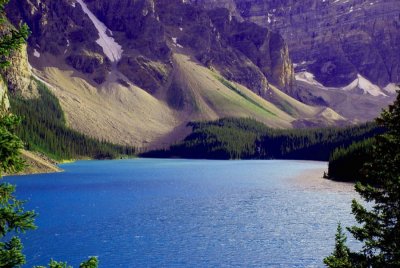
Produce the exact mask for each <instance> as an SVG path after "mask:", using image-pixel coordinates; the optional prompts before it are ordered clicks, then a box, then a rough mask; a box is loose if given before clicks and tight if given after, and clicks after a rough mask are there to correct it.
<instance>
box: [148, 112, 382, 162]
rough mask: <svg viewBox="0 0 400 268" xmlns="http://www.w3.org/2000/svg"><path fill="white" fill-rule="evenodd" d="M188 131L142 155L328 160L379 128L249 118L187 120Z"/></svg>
mask: <svg viewBox="0 0 400 268" xmlns="http://www.w3.org/2000/svg"><path fill="white" fill-rule="evenodd" d="M190 126H191V127H192V128H193V131H192V133H191V134H190V135H189V136H188V137H186V138H185V140H184V141H183V142H181V143H178V144H175V145H173V146H171V147H170V148H169V149H167V150H158V151H151V152H148V153H145V154H143V156H144V157H179V158H202V159H298V160H321V161H328V160H329V157H330V155H331V153H332V152H333V151H334V150H335V149H336V148H345V147H347V146H350V145H351V144H352V143H354V142H357V141H363V140H366V139H368V138H371V137H373V136H375V135H377V134H379V133H382V132H383V129H382V128H379V127H377V126H376V125H375V124H373V123H367V124H363V125H358V126H351V127H345V128H333V127H332V128H316V129H291V130H278V129H272V128H269V127H267V126H265V125H264V124H262V123H260V122H257V121H255V120H253V119H233V118H228V119H220V120H217V121H213V122H197V123H190Z"/></svg>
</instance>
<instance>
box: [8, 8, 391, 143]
mask: <svg viewBox="0 0 400 268" xmlns="http://www.w3.org/2000/svg"><path fill="white" fill-rule="evenodd" d="M8 11H9V16H10V19H11V21H13V22H14V23H15V24H17V23H19V22H20V21H26V22H27V23H28V25H29V26H30V27H31V30H32V37H31V38H30V40H29V47H28V55H29V63H27V64H28V66H29V65H31V66H32V73H33V74H34V75H35V76H37V77H38V78H40V79H41V80H43V81H44V82H46V83H48V84H49V88H50V90H51V91H52V92H53V93H54V94H55V95H56V96H57V97H58V99H59V100H60V103H61V106H62V108H63V110H64V112H65V114H66V120H67V123H68V125H69V126H70V127H72V128H74V129H76V130H78V131H80V132H82V133H85V134H87V135H89V136H92V137H96V138H98V139H104V140H109V141H113V142H117V143H121V144H130V145H135V146H139V147H153V146H155V147H157V146H161V147H165V146H167V145H168V143H169V144H171V143H174V142H176V141H178V140H180V139H182V138H184V135H185V133H188V130H187V129H186V127H185V125H186V123H188V122H190V121H198V120H200V121H201V120H215V119H218V118H223V117H251V118H254V119H256V120H258V121H261V122H264V123H266V124H267V125H269V126H272V127H277V128H291V127H308V126H324V125H338V124H339V125H342V124H346V123H349V122H352V121H354V117H353V114H352V113H351V112H349V113H347V114H346V115H344V116H343V115H342V114H341V111H340V113H337V111H336V108H335V107H331V106H329V105H324V104H322V105H321V103H316V102H313V101H310V98H309V97H304V98H301V97H299V96H296V94H291V93H292V92H294V91H296V92H299V91H298V89H297V87H295V83H296V81H295V73H294V67H293V64H292V62H291V58H290V55H289V50H288V45H287V44H286V43H285V40H284V39H283V38H282V37H281V36H280V35H279V34H278V33H275V32H273V31H270V30H268V29H267V28H264V27H261V26H257V25H256V24H254V23H252V22H246V21H243V20H240V19H236V18H235V17H234V16H232V14H231V13H230V11H229V10H228V9H223V8H217V9H213V10H205V9H202V8H201V9H199V8H198V7H197V6H196V5H192V4H190V3H188V2H182V1H178V0H173V1H168V2H165V1H151V0H135V1H82V0H79V1H75V0H62V1H57V2H53V1H49V0H41V1H37V2H35V3H33V2H24V3H20V2H19V1H16V0H11V2H10V5H9V7H8ZM107 46H108V48H109V49H107ZM110 46H111V47H110ZM110 48H111V49H110ZM21 61H27V59H26V58H24V57H21ZM16 90H17V91H18V88H17V89H16ZM284 92H286V93H289V95H291V96H294V97H295V98H293V97H291V96H289V95H287V94H286V93H284ZM306 92H309V89H308V88H307V91H306ZM343 94H347V93H343ZM346 96H347V95H346ZM321 98H322V97H321ZM324 98H325V99H326V97H324ZM332 98H333V97H332ZM299 100H300V101H299ZM385 101H386V100H385ZM302 102H303V103H302ZM382 102H383V101H382ZM379 105H381V103H379V104H378V106H379ZM382 105H383V104H382ZM332 108H333V109H332ZM374 117H375V116H374ZM362 120H363V118H362V119H361V121H362ZM185 129H186V130H185Z"/></svg>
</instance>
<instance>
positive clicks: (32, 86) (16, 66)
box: [0, 21, 38, 106]
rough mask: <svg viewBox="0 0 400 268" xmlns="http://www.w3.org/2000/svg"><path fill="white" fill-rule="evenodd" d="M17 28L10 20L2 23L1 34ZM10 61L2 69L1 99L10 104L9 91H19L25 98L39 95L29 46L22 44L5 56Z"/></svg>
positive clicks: (0, 71) (6, 33) (9, 32)
mask: <svg viewBox="0 0 400 268" xmlns="http://www.w3.org/2000/svg"><path fill="white" fill-rule="evenodd" d="M12 30H15V28H14V26H13V25H11V24H10V23H9V22H8V21H5V22H4V23H2V25H1V28H0V36H4V35H8V34H11V31H12ZM4 59H5V60H7V61H8V62H9V66H7V68H4V69H1V70H0V75H1V76H2V79H3V81H5V84H4V85H2V90H1V93H0V96H1V97H0V99H1V100H2V103H3V100H4V101H5V104H6V106H7V105H8V99H7V96H6V94H7V91H10V92H12V93H15V92H18V93H19V94H20V95H21V96H23V97H25V98H32V97H36V96H37V95H38V92H37V88H36V83H34V82H33V81H32V73H31V70H30V65H29V62H28V54H27V46H26V45H22V46H21V48H20V49H18V50H14V51H12V52H11V53H10V54H9V55H7V56H6V57H5V58H4Z"/></svg>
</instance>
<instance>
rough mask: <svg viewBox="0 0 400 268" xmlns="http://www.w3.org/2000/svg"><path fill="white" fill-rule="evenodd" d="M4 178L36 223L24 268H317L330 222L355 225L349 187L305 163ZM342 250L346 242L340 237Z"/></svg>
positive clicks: (100, 167)
mask: <svg viewBox="0 0 400 268" xmlns="http://www.w3.org/2000/svg"><path fill="white" fill-rule="evenodd" d="M61 167H62V168H63V169H65V172H63V173H58V174H45V175H29V176H20V177H8V178H6V181H8V182H11V183H14V184H17V196H18V198H20V199H24V200H28V203H27V204H26V205H25V207H26V208H27V209H34V210H35V211H36V212H37V213H38V214H39V215H38V217H37V219H36V224H37V226H38V227H39V228H38V229H37V230H35V231H30V232H28V233H27V234H25V235H23V243H24V246H25V250H24V252H25V253H26V255H27V260H28V264H29V265H28V266H27V267H32V265H39V264H41V265H45V264H47V263H48V261H49V260H50V259H51V258H53V259H55V260H64V261H68V263H69V264H71V265H74V266H75V267H77V266H79V263H80V261H81V260H83V259H86V258H87V257H88V256H98V257H99V260H100V267H106V268H109V267H231V266H235V267H323V264H322V259H323V258H324V257H325V256H327V255H329V254H330V253H331V252H332V250H333V245H334V234H335V231H336V227H337V223H338V222H339V221H340V222H342V224H343V225H345V226H349V225H352V224H353V223H354V219H353V216H352V215H351V213H350V202H351V200H352V199H353V198H355V197H356V196H357V195H356V193H355V192H354V191H353V186H352V185H349V184H343V183H334V182H330V181H327V180H324V179H322V178H320V177H321V175H322V174H321V173H322V170H323V169H326V168H327V164H326V163H323V162H309V161H280V160H272V161H261V160H260V161H208V160H173V159H163V160H161V159H134V160H117V161H78V162H75V163H72V164H65V165H61ZM349 243H350V244H351V245H355V242H354V241H352V240H351V239H350V238H349Z"/></svg>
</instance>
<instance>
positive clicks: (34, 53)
mask: <svg viewBox="0 0 400 268" xmlns="http://www.w3.org/2000/svg"><path fill="white" fill-rule="evenodd" d="M33 56H35V57H36V58H40V52H39V51H37V50H36V48H35V49H34V50H33Z"/></svg>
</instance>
